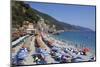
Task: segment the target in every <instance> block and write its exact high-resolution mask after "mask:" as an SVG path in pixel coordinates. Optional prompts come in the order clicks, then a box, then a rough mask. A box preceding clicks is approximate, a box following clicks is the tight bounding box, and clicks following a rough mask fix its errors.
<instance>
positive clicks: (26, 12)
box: [12, 1, 91, 31]
mask: <svg viewBox="0 0 100 67" xmlns="http://www.w3.org/2000/svg"><path fill="white" fill-rule="evenodd" d="M40 17H42V18H43V19H44V21H45V23H46V24H47V25H50V26H51V27H52V25H55V27H56V30H65V31H91V29H88V28H84V27H80V26H75V25H71V24H68V23H64V22H61V21H58V20H56V19H55V18H53V17H51V16H50V15H48V14H45V13H42V12H39V11H37V10H36V9H33V8H31V7H30V6H29V5H28V4H26V3H24V2H22V1H13V2H12V27H17V26H22V22H23V21H25V20H27V21H30V22H32V21H33V20H34V21H35V23H37V21H38V20H40Z"/></svg>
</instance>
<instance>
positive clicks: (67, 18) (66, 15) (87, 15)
mask: <svg viewBox="0 0 100 67" xmlns="http://www.w3.org/2000/svg"><path fill="white" fill-rule="evenodd" d="M28 4H29V5H30V6H31V7H32V8H34V9H36V10H38V11H40V12H43V13H46V14H48V15H50V16H52V17H54V18H55V19H57V20H59V21H63V22H65V23H69V24H72V25H78V26H83V27H87V28H90V29H92V30H95V6H80V5H69V4H67V5H62V4H48V3H35V2H34V3H33V2H28Z"/></svg>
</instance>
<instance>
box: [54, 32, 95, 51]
mask: <svg viewBox="0 0 100 67" xmlns="http://www.w3.org/2000/svg"><path fill="white" fill-rule="evenodd" d="M95 35H96V34H95V32H63V33H60V34H59V35H53V36H54V37H55V38H56V39H59V40H62V41H65V42H66V41H67V42H69V44H70V45H75V46H77V47H80V48H84V47H88V48H90V49H91V50H92V52H95V49H96V43H95V42H96V40H95Z"/></svg>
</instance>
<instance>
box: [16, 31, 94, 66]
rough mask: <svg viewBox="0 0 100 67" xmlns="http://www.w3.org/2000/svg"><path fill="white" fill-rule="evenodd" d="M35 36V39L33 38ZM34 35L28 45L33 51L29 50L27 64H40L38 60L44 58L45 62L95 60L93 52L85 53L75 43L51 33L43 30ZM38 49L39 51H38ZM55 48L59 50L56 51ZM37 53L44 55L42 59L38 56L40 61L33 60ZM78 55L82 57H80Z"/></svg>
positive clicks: (43, 61)
mask: <svg viewBox="0 0 100 67" xmlns="http://www.w3.org/2000/svg"><path fill="white" fill-rule="evenodd" d="M30 37H31V36H30ZM33 37H34V39H32V38H33ZM33 37H32V38H30V39H31V40H32V42H31V40H29V39H28V40H29V41H30V43H31V44H30V45H28V48H31V52H29V56H28V57H26V61H24V64H25V65H27V64H29V63H33V64H34V63H35V64H39V63H37V62H39V61H40V60H42V63H43V64H47V63H69V62H81V61H90V60H91V57H93V59H92V60H91V61H95V59H94V58H95V56H91V52H90V54H89V51H88V52H86V53H85V54H84V55H83V52H82V51H83V50H82V49H80V48H76V47H75V46H74V45H69V44H68V43H67V42H63V41H60V40H57V39H55V38H54V37H52V36H50V34H46V33H44V32H41V33H39V34H38V35H36V36H33ZM33 42H34V43H33ZM36 42H37V43H36ZM32 47H33V48H32ZM15 48H16V47H15ZM20 49H21V47H20V48H19V50H20ZM25 49H27V47H25ZM37 49H38V51H39V52H38V51H37ZM55 50H56V51H57V52H55ZM17 51H18V50H17ZM32 52H33V53H32ZM30 53H31V54H30ZM81 53H82V54H81ZM36 54H39V55H43V57H42V56H41V58H42V59H41V58H38V60H39V59H40V60H39V61H35V62H33V59H32V57H33V56H35V55H36ZM45 55H46V56H45ZM89 55H90V56H89ZM30 57H31V58H30ZM77 57H80V58H82V59H78V58H77ZM26 62H29V63H26ZM42 63H41V64H42Z"/></svg>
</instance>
